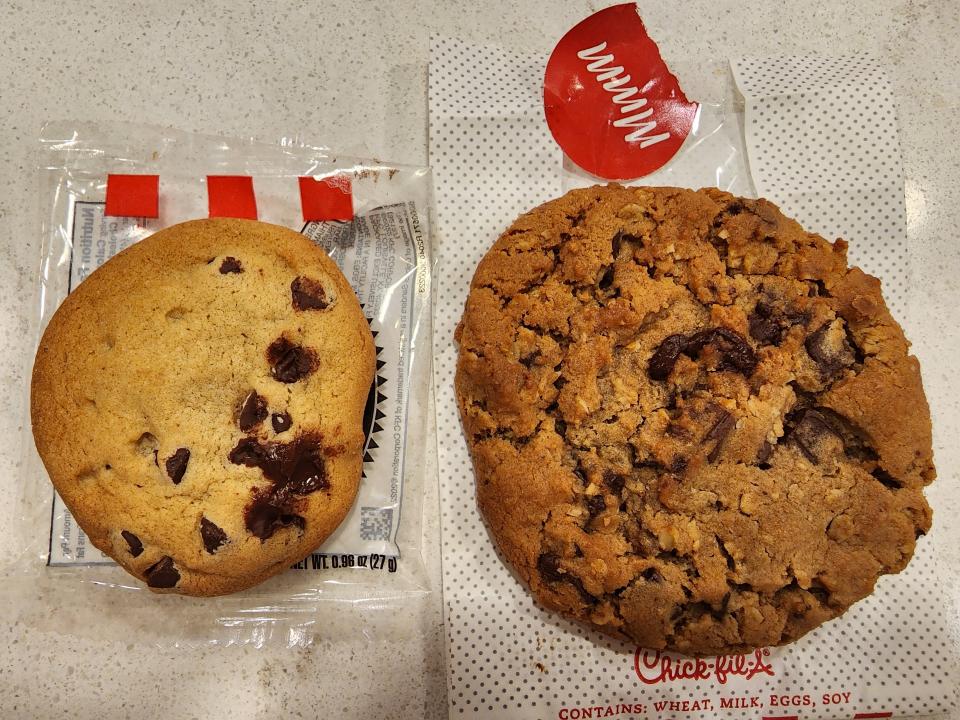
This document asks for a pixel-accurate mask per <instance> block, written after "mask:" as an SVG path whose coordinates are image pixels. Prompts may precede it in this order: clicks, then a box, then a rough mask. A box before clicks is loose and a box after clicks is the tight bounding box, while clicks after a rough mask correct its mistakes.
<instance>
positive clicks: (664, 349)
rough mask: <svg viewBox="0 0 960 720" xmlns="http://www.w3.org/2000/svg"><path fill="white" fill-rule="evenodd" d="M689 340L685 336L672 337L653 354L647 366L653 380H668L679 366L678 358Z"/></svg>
mask: <svg viewBox="0 0 960 720" xmlns="http://www.w3.org/2000/svg"><path fill="white" fill-rule="evenodd" d="M686 343H687V339H686V338H685V337H684V336H683V335H670V336H669V337H668V338H666V339H665V340H664V341H663V342H662V343H660V346H659V347H658V348H657V349H656V352H654V353H653V357H651V358H650V362H649V364H648V365H647V374H648V375H649V376H650V377H651V378H652V379H653V380H666V379H667V378H668V377H669V376H670V372H671V371H672V370H673V366H674V365H676V364H677V358H679V357H680V354H681V353H682V352H683V350H684V348H685V347H686Z"/></svg>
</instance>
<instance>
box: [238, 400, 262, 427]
mask: <svg viewBox="0 0 960 720" xmlns="http://www.w3.org/2000/svg"><path fill="white" fill-rule="evenodd" d="M266 417H267V401H266V400H264V399H263V398H262V397H260V396H259V395H257V393H256V392H255V391H253V390H251V391H250V392H249V393H248V394H247V397H246V398H244V400H243V405H241V406H240V415H239V418H238V420H237V424H238V425H239V426H240V429H241V430H243V431H244V432H247V431H248V430H251V429H253V428H255V427H256V426H257V425H259V424H260V423H262V422H263V421H264V419H265V418H266Z"/></svg>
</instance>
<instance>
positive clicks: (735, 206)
mask: <svg viewBox="0 0 960 720" xmlns="http://www.w3.org/2000/svg"><path fill="white" fill-rule="evenodd" d="M725 212H726V213H727V215H739V214H740V213H742V212H743V205H741V204H740V203H738V202H733V203H730V204H729V205H727V209H726V210H725Z"/></svg>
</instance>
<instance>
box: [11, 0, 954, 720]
mask: <svg viewBox="0 0 960 720" xmlns="http://www.w3.org/2000/svg"><path fill="white" fill-rule="evenodd" d="M606 4H607V3H593V2H582V1H579V2H548V3H544V2H538V3H524V2H519V1H517V0H513V1H501V2H483V3H475V2H470V3H467V2H443V3H441V2H436V3H430V2H390V1H387V0H385V1H384V2H379V3H366V2H359V3H358V2H324V3H295V2H270V3H266V2H264V3H258V4H254V3H252V2H250V3H245V2H237V1H236V0H211V1H210V2H205V3H191V2H185V1H183V0H167V1H166V2H162V3H109V2H102V1H100V0H89V1H88V2H86V3H83V4H75V3H48V2H39V1H38V2H31V1H30V0H19V1H16V0H15V1H14V2H3V3H0V305H2V307H3V310H4V312H3V314H2V316H0V347H2V348H3V349H2V354H0V386H2V394H3V397H5V398H6V402H5V403H3V405H2V406H0V478H2V482H3V483H4V485H5V490H6V492H5V496H6V497H8V498H10V497H14V496H15V489H14V486H15V484H16V483H17V478H18V457H19V443H20V436H21V419H22V411H23V407H22V404H21V403H22V398H23V392H22V390H23V387H24V384H25V383H26V381H27V375H26V373H25V367H26V363H27V358H28V356H29V355H30V354H31V353H32V348H31V347H28V337H29V334H28V331H27V330H28V317H29V316H30V313H31V312H32V308H31V306H30V303H31V300H32V293H33V285H32V283H33V277H34V274H35V271H36V267H37V262H38V243H39V232H38V209H37V207H36V200H35V187H36V175H35V171H34V164H35V161H34V150H35V141H36V137H37V135H38V132H39V129H40V126H41V124H42V123H43V122H44V121H45V120H48V119H77V120H94V121H96V120H105V119H123V120H133V121H140V122H143V121H148V122H152V123H158V124H163V125H172V126H176V127H180V128H183V129H185V130H193V131H200V132H210V133H224V134H229V135H252V136H254V137H256V138H258V139H262V140H272V139H276V138H279V137H282V136H287V137H290V136H299V137H300V138H302V139H304V140H307V141H311V142H314V143H317V144H325V145H328V146H330V147H332V148H336V149H338V150H340V151H341V152H345V153H350V154H353V155H359V156H374V157H381V158H388V159H390V160H393V161H397V162H415V163H423V162H425V161H426V159H427V151H426V147H427V143H426V137H427V102H426V87H427V85H426V83H427V51H428V38H429V35H430V33H431V32H440V33H443V34H446V35H450V36H458V37H462V38H466V39H470V40H475V41H486V42H499V43H502V44H504V45H506V46H508V47H512V48H518V49H519V48H524V49H533V50H540V51H543V52H544V53H546V52H548V51H549V50H550V49H551V47H552V43H553V42H555V41H556V39H558V38H559V37H560V35H562V33H563V32H564V31H565V30H566V29H568V28H569V27H571V26H572V25H573V24H574V23H575V22H577V21H579V20H580V19H582V18H583V17H585V16H586V15H588V14H590V13H591V12H592V11H594V10H597V9H599V8H600V7H603V6H604V5H606ZM641 9H642V13H643V16H644V19H645V21H646V22H647V25H648V29H649V31H650V34H651V35H652V36H653V37H654V38H655V39H656V40H657V41H658V42H659V44H660V47H661V49H662V51H663V53H664V55H665V57H666V58H667V59H668V61H670V60H676V61H680V60H684V61H686V60H697V59H719V58H725V57H729V56H732V55H743V54H780V53H785V54H795V53H805V52H823V53H831V52H834V53H835V52H838V51H844V52H847V51H860V50H862V51H869V52H873V53H876V54H878V55H880V56H882V57H885V58H887V60H888V64H889V68H890V71H891V75H892V77H893V80H894V86H895V91H896V93H897V98H898V105H899V112H898V120H899V123H900V129H901V142H902V145H903V156H904V158H903V159H904V169H905V175H906V178H907V180H908V186H909V187H910V189H911V191H910V193H909V194H908V196H907V212H908V225H909V235H910V242H911V243H912V244H914V246H915V247H916V248H917V252H918V253H920V255H921V256H922V264H923V265H927V264H929V265H930V266H931V267H932V266H936V265H937V264H938V263H939V266H940V267H942V268H943V271H942V272H941V273H938V274H936V275H935V276H933V277H924V278H917V279H916V285H917V287H916V289H915V292H916V293H917V297H918V299H919V300H920V301H921V302H922V303H923V307H924V308H926V309H927V312H928V313H930V314H931V316H932V317H934V318H938V320H937V321H934V322H931V321H930V320H929V317H928V318H927V321H926V322H924V323H922V324H918V327H917V328H911V327H910V326H909V321H908V327H907V330H908V333H909V334H910V335H911V337H912V339H913V341H914V344H915V348H916V351H917V353H918V355H919V356H920V358H921V361H922V362H923V363H924V365H923V367H924V379H925V382H926V385H927V391H928V394H929V396H930V401H931V405H932V407H933V410H934V417H935V419H936V423H935V445H936V452H937V462H938V467H939V469H940V479H939V481H938V482H937V484H936V485H935V486H934V487H933V488H932V489H931V491H930V497H931V500H932V504H933V506H934V508H935V511H936V513H937V521H938V524H939V527H938V530H937V532H935V533H934V536H933V539H934V541H935V542H936V543H937V544H938V546H939V547H940V549H941V550H942V557H943V558H944V560H945V565H946V567H947V568H949V571H950V575H949V576H948V577H947V578H945V580H944V586H943V587H944V591H945V592H946V593H948V594H950V595H951V596H953V597H954V598H957V597H958V596H960V582H958V577H957V571H958V569H960V550H958V548H960V528H957V527H951V526H950V520H951V519H953V518H955V517H957V516H958V515H960V491H958V488H957V487H956V485H957V468H958V467H960V444H958V443H957V442H956V438H957V437H958V436H960V427H957V418H958V417H960V412H957V409H956V408H957V405H958V402H960V400H958V396H957V393H956V388H955V383H954V382H953V378H954V377H955V375H954V373H953V372H952V364H953V359H954V358H957V357H960V338H958V331H957V322H956V321H957V311H956V308H957V306H958V304H960V289H958V285H957V280H956V278H957V277H958V271H960V252H958V250H957V245H956V240H955V237H956V232H957V231H956V228H957V227H960V149H958V145H957V143H956V142H955V138H956V137H957V136H958V135H960V132H958V131H960V124H958V121H957V115H958V111H960V86H958V83H960V76H958V75H957V72H956V67H958V65H960V43H958V40H957V38H958V37H960V20H958V14H960V13H958V9H957V5H956V2H955V0H929V1H928V2H918V1H914V0H896V1H892V0H884V1H875V0H858V1H852V2H851V1H847V2H842V1H841V2H834V3H823V2H793V3H756V2H740V1H737V2H731V1H724V0H689V1H688V2H684V3H664V2H657V3H655V2H649V3H641ZM436 508H437V491H436V485H435V483H433V484H429V487H428V490H427V494H426V498H425V524H424V533H425V539H424V545H425V559H426V561H427V565H428V567H429V569H430V574H431V581H432V585H433V587H434V588H436V589H437V592H435V593H433V595H432V596H430V597H429V598H428V599H427V600H425V601H424V602H423V603H421V605H420V607H418V608H417V610H416V611H415V612H410V613H404V614H403V616H402V617H397V618H396V620H395V623H396V627H397V632H396V633H393V634H392V635H391V638H392V639H386V638H385V637H381V638H380V639H376V638H375V639H373V640H368V639H366V638H365V637H362V636H360V634H358V636H357V637H355V638H352V637H350V636H349V634H347V635H346V638H347V639H344V638H343V637H340V636H338V637H336V638H329V639H323V638H322V637H321V638H320V639H319V640H318V641H317V643H316V644H315V645H314V646H313V647H311V648H309V649H296V650H287V649H281V648H269V647H268V648H263V649H255V648H250V647H229V648H215V647H207V648H202V649H174V650H169V649H168V650H162V649H157V648H156V647H154V646H152V645H147V644H144V643H142V642H138V638H136V637H130V638H129V639H128V641H127V642H126V643H117V642H113V641H105V640H93V639H90V638H95V637H97V635H98V632H97V630H98V628H97V627H91V628H87V629H86V632H84V633H83V636H82V637H70V636H62V635H55V634H52V633H49V632H46V631H40V630H36V629H32V628H30V627H27V626H25V625H24V624H22V623H21V622H19V620H18V617H19V615H20V610H21V607H20V606H21V605H22V604H23V603H30V604H33V605H36V604H48V605H49V607H50V609H51V614H55V613H57V612H60V611H61V608H58V602H59V601H58V598H57V597H55V596H52V595H50V594H49V593H47V592H44V591H36V592H32V593H27V594H23V593H11V594H10V595H9V599H4V598H3V597H0V626H2V629H3V634H4V637H5V638H6V641H5V642H4V643H3V644H2V646H0V716H2V717H4V718H32V717H45V718H46V717H70V718H101V717H139V718H153V717H162V718H168V719H172V718H181V717H182V718H193V717H196V718H215V717H229V718H232V719H234V720H242V719H243V718H261V717H262V718H266V717H271V718H273V717H325V718H331V717H388V718H393V717H411V718H413V717H428V718H439V717H445V716H446V696H445V679H444V670H443V654H444V652H443V627H442V619H441V611H440V608H441V605H440V597H439V585H440V580H439V576H440V560H439V519H438V512H437V509H436ZM15 512H16V508H15V507H14V506H13V504H12V503H4V504H3V505H2V506H0V537H2V533H3V532H4V530H2V528H7V527H9V526H10V522H11V518H12V515H13V514H14V513H15ZM63 612H68V610H67V609H65V608H64V609H63ZM956 612H957V611H956V609H954V613H955V614H956ZM100 622H102V623H103V624H104V627H106V626H107V625H109V623H110V619H109V618H103V619H102V621H100ZM958 623H960V617H958ZM339 635H343V634H342V633H341V634H339ZM958 717H960V716H958Z"/></svg>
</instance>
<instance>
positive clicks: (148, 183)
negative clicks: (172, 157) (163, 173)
mask: <svg viewBox="0 0 960 720" xmlns="http://www.w3.org/2000/svg"><path fill="white" fill-rule="evenodd" d="M159 206H160V176H159V175H120V174H116V175H115V174H110V175H107V203H106V207H105V208H104V210H103V214H104V215H111V216H115V217H139V218H155V217H157V216H158V215H159V214H160V213H159Z"/></svg>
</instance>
